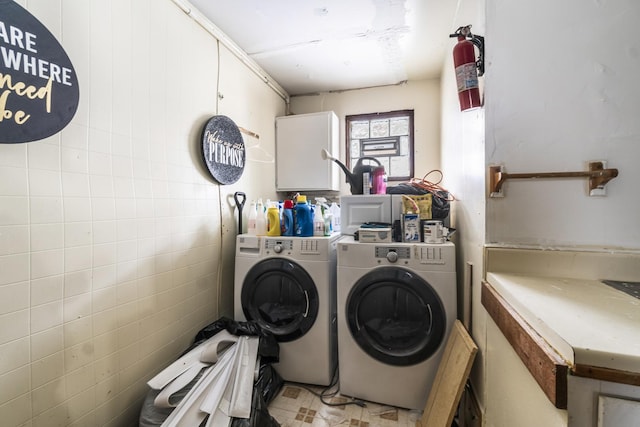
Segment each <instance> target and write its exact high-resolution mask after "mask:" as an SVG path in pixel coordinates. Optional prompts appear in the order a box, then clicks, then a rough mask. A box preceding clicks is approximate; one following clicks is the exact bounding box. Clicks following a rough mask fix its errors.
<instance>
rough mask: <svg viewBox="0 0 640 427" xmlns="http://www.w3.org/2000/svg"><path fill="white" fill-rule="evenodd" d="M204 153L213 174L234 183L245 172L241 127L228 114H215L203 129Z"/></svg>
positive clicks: (220, 180)
mask: <svg viewBox="0 0 640 427" xmlns="http://www.w3.org/2000/svg"><path fill="white" fill-rule="evenodd" d="M202 155H203V158H204V162H205V164H206V165H207V168H208V169H209V173H210V174H211V176H212V177H213V178H214V179H215V180H216V181H218V182H219V183H220V184H233V183H234V182H236V181H237V180H239V179H240V177H241V176H242V172H244V163H245V150H244V141H243V140H242V135H241V134H240V129H239V128H238V126H236V124H235V123H234V122H233V120H231V119H230V118H229V117H227V116H213V117H212V118H210V119H209V120H208V121H207V123H206V125H205V126H204V129H203V130H202Z"/></svg>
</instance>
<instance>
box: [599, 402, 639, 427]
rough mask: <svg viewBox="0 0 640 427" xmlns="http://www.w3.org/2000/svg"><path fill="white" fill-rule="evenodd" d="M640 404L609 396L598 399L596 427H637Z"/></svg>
mask: <svg viewBox="0 0 640 427" xmlns="http://www.w3.org/2000/svg"><path fill="white" fill-rule="evenodd" d="M638 423H640V402H638V401H636V400H628V399H620V398H616V397H611V396H602V395H601V396H600V397H599V398H598V427H637V426H638Z"/></svg>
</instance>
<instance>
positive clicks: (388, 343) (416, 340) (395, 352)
mask: <svg viewBox="0 0 640 427" xmlns="http://www.w3.org/2000/svg"><path fill="white" fill-rule="evenodd" d="M345 311H346V312H345V315H346V319H347V325H348V327H349V331H350V332H351V335H352V336H353V338H354V339H355V341H356V342H357V343H358V345H359V346H360V348H362V350H364V351H365V352H366V353H367V354H369V355H370V356H371V357H373V358H374V359H376V360H379V361H381V362H384V363H386V364H389V365H394V366H407V365H413V364H416V363H420V362H422V361H424V360H426V359H428V358H429V357H431V356H432V355H433V354H434V353H435V352H436V351H437V350H438V347H439V346H440V344H441V343H442V340H443V338H444V333H445V329H446V314H445V311H444V306H443V305H442V301H441V300H440V297H439V296H438V294H437V293H436V292H435V290H434V289H433V287H431V285H429V283H427V282H426V281H425V280H424V279H422V278H421V277H419V276H418V275H416V274H415V273H413V272H411V271H410V270H407V269H404V268H399V267H381V268H377V269H374V270H373V271H370V272H369V273H367V274H365V275H364V276H362V277H361V278H360V280H358V281H357V282H356V283H355V285H354V287H353V288H352V289H351V292H350V293H349V296H348V298H347V304H346V307H345Z"/></svg>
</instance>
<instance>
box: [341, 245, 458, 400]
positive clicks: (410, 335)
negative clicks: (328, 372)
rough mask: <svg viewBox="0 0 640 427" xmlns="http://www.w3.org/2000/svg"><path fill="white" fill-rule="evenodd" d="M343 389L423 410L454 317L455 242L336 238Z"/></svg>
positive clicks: (370, 398) (353, 394)
mask: <svg viewBox="0 0 640 427" xmlns="http://www.w3.org/2000/svg"><path fill="white" fill-rule="evenodd" d="M337 258H338V261H337V263H338V272H337V276H338V292H337V295H338V366H339V367H340V393H341V394H344V395H348V396H353V397H358V398H361V399H365V400H368V401H373V402H378V403H382V404H387V405H393V406H398V407H402V408H409V409H418V410H422V409H424V405H425V403H426V400H427V396H428V395H429V391H430V390H431V386H432V384H433V380H434V378H435V375H436V371H437V369H438V365H439V363H440V359H441V358H442V353H443V351H444V347H445V343H446V340H447V338H448V336H449V333H450V331H451V328H452V326H453V322H454V321H455V319H456V316H457V314H456V311H457V308H456V298H457V296H456V265H455V246H454V245H453V243H450V242H447V243H444V244H426V243H381V244H378V243H359V242H357V241H354V240H353V237H351V236H345V237H343V238H342V239H341V240H340V241H339V243H338V256H337Z"/></svg>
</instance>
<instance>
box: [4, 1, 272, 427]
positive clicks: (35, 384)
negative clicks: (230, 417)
mask: <svg viewBox="0 0 640 427" xmlns="http://www.w3.org/2000/svg"><path fill="white" fill-rule="evenodd" d="M18 3H19V4H22V5H25V6H27V7H28V8H29V9H30V10H32V13H34V14H35V15H36V16H37V17H38V18H39V19H40V20H41V21H42V22H44V23H45V24H46V25H47V26H48V28H49V29H50V30H51V31H52V32H53V33H54V35H55V36H56V37H57V38H58V39H59V40H61V41H62V44H63V45H64V46H65V49H66V51H67V53H68V54H69V56H70V58H71V60H72V62H73V64H74V67H75V69H76V72H77V74H78V78H79V81H80V85H81V87H80V105H79V108H78V112H77V114H76V116H75V117H74V120H73V122H72V123H71V124H69V125H68V126H67V127H66V128H65V129H64V130H62V131H61V132H60V133H59V134H57V135H54V136H52V137H50V138H47V139H46V140H42V141H36V142H31V143H27V144H0V384H1V386H0V419H2V422H1V424H2V425H3V427H4V426H21V425H28V426H33V427H38V426H51V425H74V426H95V425H106V426H116V425H117V426H124V425H137V419H138V415H139V410H140V403H141V400H142V399H143V398H144V396H145V394H146V392H147V386H146V380H147V379H149V378H150V377H151V376H152V375H153V374H155V373H156V372H158V371H159V370H160V369H162V368H163V367H164V366H165V365H166V364H168V363H169V362H171V361H172V360H174V358H175V357H176V356H177V355H179V354H180V353H181V352H182V351H183V350H184V349H185V348H186V347H187V346H188V345H189V344H190V341H191V340H192V338H193V336H194V335H195V333H196V332H197V331H198V330H199V329H200V328H201V327H202V326H204V325H206V324H207V323H209V322H211V321H213V320H215V319H216V318H217V317H218V309H219V307H218V306H217V304H218V295H219V289H218V287H219V284H218V282H217V280H218V277H219V269H220V268H221V266H220V265H219V262H218V260H219V258H220V251H221V250H222V249H221V246H222V240H221V239H222V237H221V235H223V234H224V233H221V231H220V229H219V228H220V224H221V223H222V222H223V221H228V220H227V219H224V220H223V218H221V217H220V212H221V211H222V210H221V209H220V203H221V201H220V199H221V198H225V200H226V198H227V195H226V194H222V192H221V191H220V189H219V188H218V186H217V185H216V184H215V183H213V181H212V180H211V179H210V178H208V177H207V176H206V175H205V173H204V171H203V168H202V167H201V165H200V164H199V163H198V161H197V159H196V157H195V156H194V155H193V154H192V153H194V152H197V149H196V148H194V147H191V145H193V144H197V141H196V140H195V139H194V138H195V137H194V135H198V134H199V131H198V130H197V128H199V127H200V126H201V125H202V124H203V121H202V120H203V118H204V117H207V116H210V115H212V114H215V99H216V94H217V88H216V87H215V82H216V76H215V72H216V69H217V57H216V49H217V43H216V41H215V40H214V39H213V38H212V37H211V36H210V35H209V34H207V33H206V32H205V31H204V30H203V29H202V28H200V27H199V26H198V25H197V24H196V23H195V22H193V21H192V20H191V19H190V18H188V17H187V16H186V15H184V13H183V12H182V11H181V10H180V9H179V8H178V7H177V6H175V4H174V3H173V2H172V1H170V0H161V1H156V0H153V1H150V0H139V1H135V2H133V3H131V2H130V1H129V0H114V1H110V2H105V1H102V0H90V1H86V0H61V1H54V2H51V1H50V0H29V1H19V2H18ZM171 28H179V30H180V31H179V34H178V33H175V32H172V31H170V29H171ZM174 36H177V37H174ZM195 68H204V69H209V70H211V71H210V72H208V73H198V74H196V75H194V73H193V71H192V70H193V69H195ZM194 76H197V79H194ZM251 78H252V79H254V78H255V79H257V77H255V76H253V77H251ZM176 87H180V88H181V91H177V90H176ZM245 96H247V95H245ZM248 96H251V95H248ZM237 102H239V103H241V104H247V103H249V104H251V102H250V100H247V99H242V100H238V101H237ZM270 108H271V107H270ZM278 108H282V107H278ZM176 112H177V113H176ZM267 115H272V116H273V117H275V116H276V115H277V114H276V113H275V112H274V113H273V114H272V113H267ZM269 120H271V119H269ZM244 190H245V191H246V189H244ZM232 192H233V190H232ZM231 229H232V230H233V228H231ZM233 232H235V230H233ZM229 240H232V239H229ZM230 250H233V248H231V249H230Z"/></svg>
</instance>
